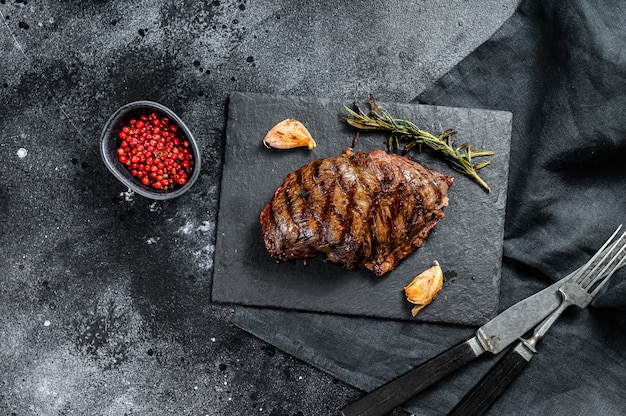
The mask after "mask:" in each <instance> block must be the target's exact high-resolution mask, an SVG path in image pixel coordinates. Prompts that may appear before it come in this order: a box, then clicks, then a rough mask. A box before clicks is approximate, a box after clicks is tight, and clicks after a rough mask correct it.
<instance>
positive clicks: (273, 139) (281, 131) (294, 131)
mask: <svg viewBox="0 0 626 416" xmlns="http://www.w3.org/2000/svg"><path fill="white" fill-rule="evenodd" d="M263 144H264V145H265V147H267V148H268V149H269V148H275V149H293V148H296V147H305V146H306V147H307V148H308V149H309V150H311V149H313V148H314V147H315V141H314V140H313V137H312V136H311V133H309V131H308V130H307V129H306V127H304V124H302V123H300V122H299V121H298V120H294V119H292V118H288V119H287V120H283V121H281V122H280V123H278V124H277V125H275V126H274V127H272V129H271V130H270V131H268V132H267V134H266V135H265V139H263Z"/></svg>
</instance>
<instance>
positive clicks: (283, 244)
mask: <svg viewBox="0 0 626 416" xmlns="http://www.w3.org/2000/svg"><path fill="white" fill-rule="evenodd" d="M452 182H453V178H452V177H449V176H444V175H442V174H440V173H438V172H436V171H431V170H429V169H426V168H424V167H423V166H421V165H419V164H418V163H415V162H413V161H411V160H410V159H409V158H408V157H402V156H398V155H393V154H387V153H386V152H384V151H382V150H375V151H373V152H371V153H369V154H368V153H363V152H357V153H353V152H352V149H346V151H345V152H344V154H343V155H341V156H339V157H330V158H325V159H318V160H316V161H313V162H311V163H309V164H307V165H305V166H303V167H302V168H300V169H298V170H296V171H294V172H292V173H290V174H288V175H287V176H286V177H285V180H284V181H283V184H282V185H281V186H280V187H279V188H278V189H277V190H276V192H275V194H274V197H273V198H272V200H271V201H270V202H268V204H267V205H266V206H265V208H264V209H263V211H262V213H261V216H260V220H261V228H262V232H263V238H264V240H265V246H266V248H267V250H268V252H269V253H270V254H271V255H272V256H273V257H275V258H277V259H280V260H293V259H307V258H311V257H315V256H316V255H318V254H325V255H326V257H327V258H328V260H329V261H332V262H335V263H339V264H341V265H342V266H343V267H345V268H346V269H354V268H356V267H366V268H368V269H370V270H371V271H373V272H374V273H375V274H376V275H378V276H381V275H383V274H385V273H387V272H389V271H390V270H392V269H393V268H394V267H395V266H396V265H397V264H398V263H399V262H400V261H401V260H402V259H404V258H405V257H406V256H407V255H409V254H410V253H412V252H413V251H414V250H416V249H417V248H419V247H421V245H422V244H423V242H424V239H425V238H426V237H427V236H428V234H429V232H430V231H431V229H432V228H433V227H434V226H435V225H436V224H437V223H438V222H439V221H440V220H441V218H443V216H444V214H443V210H442V209H443V207H444V206H447V203H448V198H447V192H448V188H449V186H451V185H452Z"/></svg>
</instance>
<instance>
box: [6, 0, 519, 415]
mask: <svg viewBox="0 0 626 416" xmlns="http://www.w3.org/2000/svg"><path fill="white" fill-rule="evenodd" d="M517 3H518V2H517V0H515V1H502V0H498V1H494V0H479V1H471V2H470V1H461V0H458V1H444V0H439V1H415V2H404V1H387V2H363V3H360V2H358V3H357V2H347V3H346V4H344V5H337V3H336V2H331V1H328V2H292V1H263V2H246V1H214V2H199V1H182V2H166V1H140V2H132V3H131V2H125V1H95V0H94V1H63V2H58V1H32V0H21V1H13V0H0V11H1V15H2V24H0V50H1V51H2V55H1V56H2V63H1V64H0V166H2V168H3V172H2V178H3V180H2V181H1V182H0V209H1V211H2V219H1V220H0V221H1V223H0V224H1V225H0V283H1V284H0V380H1V381H0V413H1V414H16V415H35V414H37V415H39V414H42V415H57V414H58V415H61V414H65V415H74V414H103V415H123V414H152V415H160V414H163V415H165V414H194V415H205V414H206V415H231V414H232V415H250V414H272V415H321V414H334V413H335V412H336V409H338V408H340V407H341V406H343V405H345V404H347V403H349V402H350V401H351V400H353V399H355V398H356V397H358V396H359V395H360V393H359V391H357V390H356V389H354V388H353V387H351V386H349V385H346V384H344V383H343V382H340V381H338V380H336V379H334V378H333V377H331V376H328V375H326V374H324V373H322V372H320V371H318V370H317V369H315V368H313V367H311V366H309V365H307V364H304V363H302V362H301V361H299V360H297V359H295V358H293V357H291V356H289V355H286V354H284V353H282V352H281V351H279V350H277V349H276V348H274V347H272V346H270V345H268V344H265V343H263V342H262V341H260V340H258V339H257V338H255V337H252V336H251V335H249V334H248V333H246V332H244V331H242V330H240V329H238V328H237V327H235V326H233V325H232V324H231V323H230V318H231V314H232V312H233V310H232V309H231V308H230V307H227V306H223V305H216V304H212V303H211V302H210V294H209V293H210V287H211V275H212V268H213V253H214V244H215V220H216V215H217V201H218V195H219V181H220V163H221V160H222V153H223V147H222V143H223V138H224V128H225V120H226V119H225V117H226V103H227V97H228V94H229V93H230V92H232V91H246V92H263V93H275V94H290V95H304V96H321V97H329V98H338V99H341V100H343V99H349V100H352V99H355V98H361V97H366V96H367V94H369V93H374V94H375V95H376V96H377V97H379V99H381V100H384V101H391V102H408V101H410V100H411V99H413V98H414V97H415V96H416V95H417V94H419V92H420V91H422V90H423V89H424V88H426V87H428V86H429V85H431V84H432V83H433V82H434V81H435V80H436V79H437V78H439V77H440V76H441V75H443V74H444V73H445V72H446V71H448V70H449V69H450V68H452V67H453V66H454V65H455V64H456V63H457V62H458V61H459V60H460V59H461V58H463V57H464V56H465V55H467V54H468V53H469V52H470V51H471V50H473V49H474V48H475V47H476V46H478V45H479V44H481V43H482V42H483V41H484V40H486V39H487V38H488V37H489V36H490V35H491V34H492V33H493V32H494V31H495V30H496V29H497V28H498V27H499V26H500V25H501V24H502V23H503V22H504V21H505V19H506V18H508V17H509V16H510V15H511V14H512V13H513V11H514V9H515V7H516V5H517ZM140 99H149V100H154V101H158V102H160V103H162V104H164V105H166V106H168V107H170V108H172V109H173V110H174V111H176V112H177V113H178V114H179V115H180V116H181V117H182V118H183V119H184V120H185V122H186V123H187V125H188V126H189V127H190V129H192V131H193V132H194V135H195V136H196V138H198V139H199V142H200V143H199V144H200V148H201V152H202V160H203V168H202V174H201V177H200V179H199V181H198V182H197V183H196V185H195V186H194V188H193V189H192V190H191V191H190V192H189V193H187V194H185V195H184V196H182V197H181V198H179V199H176V200H174V201H167V202H152V201H149V200H146V199H144V198H142V197H140V196H138V195H133V194H130V193H128V192H127V190H126V189H125V188H124V187H123V186H122V185H121V184H120V183H118V182H117V181H116V180H115V179H114V178H113V177H112V175H110V174H109V172H108V171H107V170H106V168H105V166H104V164H103V163H102V162H101V160H100V156H99V153H98V140H99V134H100V130H101V128H102V126H103V125H104V123H105V122H106V120H107V119H108V117H109V116H110V115H111V114H112V113H113V112H114V111H115V110H116V109H117V108H118V107H120V106H122V105H124V104H126V103H127V102H130V101H135V100H140ZM20 149H24V150H25V151H26V156H25V157H20V156H23V155H24V151H23V150H20ZM398 413H399V412H398Z"/></svg>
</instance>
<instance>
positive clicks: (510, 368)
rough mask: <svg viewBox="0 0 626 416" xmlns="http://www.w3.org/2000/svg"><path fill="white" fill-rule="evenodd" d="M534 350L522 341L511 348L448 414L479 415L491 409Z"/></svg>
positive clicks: (524, 365)
mask: <svg viewBox="0 0 626 416" xmlns="http://www.w3.org/2000/svg"><path fill="white" fill-rule="evenodd" d="M533 354H534V351H532V350H531V349H530V347H528V346H527V345H526V344H524V343H522V342H520V343H519V344H517V346H516V347H515V348H512V349H511V350H509V351H508V352H507V353H506V354H505V355H504V356H503V357H502V358H501V359H500V361H498V362H497V363H496V365H494V366H493V367H492V368H491V369H490V370H489V372H488V373H487V374H485V375H484V376H483V378H482V379H481V380H480V381H479V382H478V384H476V385H475V386H474V388H472V390H470V392H469V393H467V394H466V395H465V397H463V399H461V401H460V402H459V403H458V404H457V405H456V406H455V407H454V409H452V411H451V412H450V413H448V416H478V415H483V414H485V413H486V412H487V410H489V408H490V407H491V405H493V404H494V403H495V401H496V400H497V399H498V397H500V395H501V394H502V393H504V391H505V390H506V389H507V388H508V387H509V385H510V384H511V383H512V382H513V380H515V378H516V377H517V376H518V375H520V374H521V372H522V370H524V368H525V367H526V365H528V362H529V361H530V360H531V358H532V357H533Z"/></svg>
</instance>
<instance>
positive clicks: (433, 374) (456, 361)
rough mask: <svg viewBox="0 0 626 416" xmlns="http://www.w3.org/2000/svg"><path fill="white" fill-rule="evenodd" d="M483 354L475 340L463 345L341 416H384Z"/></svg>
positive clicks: (425, 364) (356, 402) (394, 382)
mask: <svg viewBox="0 0 626 416" xmlns="http://www.w3.org/2000/svg"><path fill="white" fill-rule="evenodd" d="M482 352H484V350H482V348H481V347H480V346H478V343H477V341H476V339H475V338H472V339H470V340H468V341H465V342H462V343H460V344H458V345H456V346H454V347H452V348H450V349H448V350H446V351H444V352H442V353H441V354H439V355H437V356H436V357H434V358H431V359H430V360H428V361H426V362H425V363H424V364H421V365H420V366H418V367H416V368H414V369H412V370H410V371H408V372H407V373H405V374H403V375H401V376H400V377H398V378H396V379H394V380H392V381H390V382H389V383H387V384H385V385H383V386H381V387H379V388H377V389H376V390H374V391H372V392H371V393H369V394H366V395H365V396H363V397H362V398H360V399H359V400H357V401H355V402H353V403H351V404H349V405H348V406H346V407H344V408H343V409H342V410H341V415H342V416H381V415H384V414H385V413H387V412H390V411H391V410H393V409H394V408H396V407H398V406H399V405H401V404H402V403H404V402H406V401H407V400H409V399H410V398H411V397H413V396H415V395H416V394H417V393H419V392H421V391H423V390H424V389H426V388H427V387H429V386H431V385H433V384H435V383H436V382H437V381H439V380H441V379H442V378H444V377H445V376H447V375H448V374H450V373H452V372H453V371H455V370H457V369H459V368H461V367H462V366H464V365H465V364H467V363H469V362H470V361H472V360H473V359H474V358H476V357H478V356H479V355H480V354H481V353H482Z"/></svg>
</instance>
